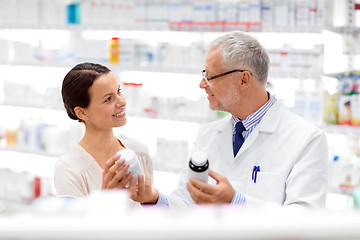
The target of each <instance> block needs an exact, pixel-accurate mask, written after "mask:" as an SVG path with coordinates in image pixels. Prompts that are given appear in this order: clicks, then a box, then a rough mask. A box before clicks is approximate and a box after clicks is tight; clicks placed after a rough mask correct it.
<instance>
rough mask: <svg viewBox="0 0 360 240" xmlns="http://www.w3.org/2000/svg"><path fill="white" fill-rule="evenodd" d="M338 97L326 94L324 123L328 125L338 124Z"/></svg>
mask: <svg viewBox="0 0 360 240" xmlns="http://www.w3.org/2000/svg"><path fill="white" fill-rule="evenodd" d="M337 101H338V97H337V95H334V94H333V95H330V94H329V93H327V92H325V93H324V106H323V108H324V122H325V123H327V124H337V123H338V103H337Z"/></svg>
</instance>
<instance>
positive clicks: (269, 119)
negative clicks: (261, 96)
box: [236, 101, 284, 158]
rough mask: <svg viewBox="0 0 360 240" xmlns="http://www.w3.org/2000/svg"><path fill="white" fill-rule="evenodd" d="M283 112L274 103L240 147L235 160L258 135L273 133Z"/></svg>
mask: <svg viewBox="0 0 360 240" xmlns="http://www.w3.org/2000/svg"><path fill="white" fill-rule="evenodd" d="M283 112H284V106H283V105H282V104H281V103H279V102H278V101H276V102H275V103H274V105H273V106H272V107H271V108H270V109H269V110H268V111H267V113H266V114H265V115H264V117H263V118H262V119H261V121H260V123H259V124H258V125H257V126H256V127H255V128H254V129H253V131H252V132H251V133H250V135H249V136H248V138H247V139H246V140H245V142H244V144H243V145H242V146H241V148H240V150H239V152H238V154H237V155H236V158H238V157H239V156H241V155H242V154H243V153H244V152H245V151H246V150H247V149H248V148H249V147H250V146H252V145H253V143H254V142H255V140H256V139H257V138H258V136H259V134H261V133H263V132H266V133H270V134H272V133H274V132H275V131H276V128H277V126H278V124H279V123H280V119H281V116H282V114H283Z"/></svg>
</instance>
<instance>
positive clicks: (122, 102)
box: [116, 95, 126, 107]
mask: <svg viewBox="0 0 360 240" xmlns="http://www.w3.org/2000/svg"><path fill="white" fill-rule="evenodd" d="M125 105H126V100H125V98H124V96H123V95H118V97H117V102H116V106H117V107H121V106H125Z"/></svg>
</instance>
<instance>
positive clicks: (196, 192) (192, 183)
mask: <svg viewBox="0 0 360 240" xmlns="http://www.w3.org/2000/svg"><path fill="white" fill-rule="evenodd" d="M209 176H210V177H212V178H213V179H215V180H216V185H215V186H212V185H209V184H206V183H203V182H201V181H199V180H197V179H194V178H191V179H189V181H188V182H187V184H186V188H187V189H188V191H189V193H190V196H191V198H192V199H193V200H194V202H195V203H197V204H203V203H230V202H231V201H232V199H233V197H234V194H235V190H234V188H233V187H232V186H231V184H230V182H229V180H228V179H227V178H226V177H225V176H223V175H221V174H219V173H216V172H214V171H212V170H210V171H209Z"/></svg>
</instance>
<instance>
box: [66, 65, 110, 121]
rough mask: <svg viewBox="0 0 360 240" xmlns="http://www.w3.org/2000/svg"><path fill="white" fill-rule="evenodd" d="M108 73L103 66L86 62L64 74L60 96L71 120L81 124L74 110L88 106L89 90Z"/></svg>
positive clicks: (108, 70)
mask: <svg viewBox="0 0 360 240" xmlns="http://www.w3.org/2000/svg"><path fill="white" fill-rule="evenodd" d="M108 72H110V69H108V68H107V67H105V66H102V65H100V64H96V63H88V62H86V63H80V64H78V65H76V66H75V67H73V68H72V69H71V70H70V71H69V72H68V73H67V74H66V76H65V78H64V81H63V84H62V89H61V95H62V99H63V102H64V107H65V109H66V112H67V114H68V115H69V117H70V118H71V119H74V120H78V121H79V122H83V120H81V119H79V118H78V117H77V116H76V114H75V111H74V108H75V107H77V106H79V107H82V108H86V107H88V106H89V104H90V96H89V88H90V87H91V86H92V85H93V83H94V81H95V80H96V79H97V78H99V77H100V76H102V75H104V74H106V73H108Z"/></svg>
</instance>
